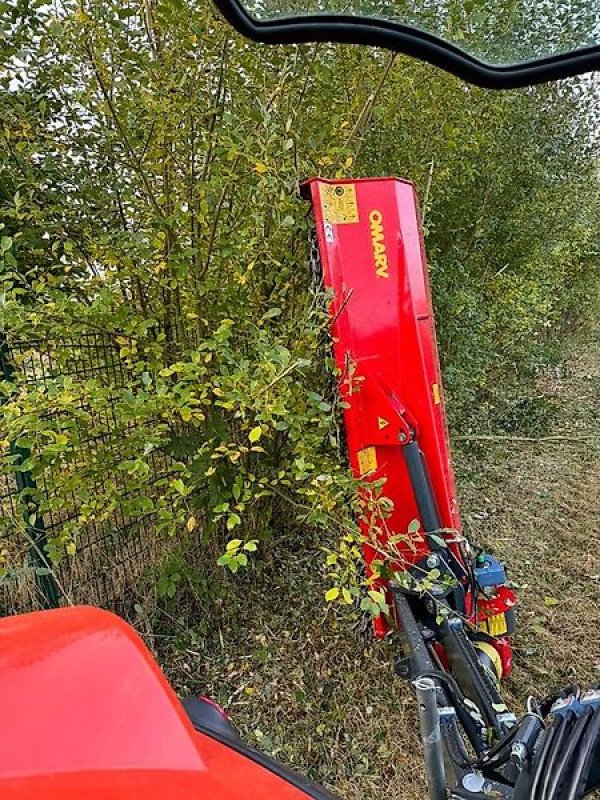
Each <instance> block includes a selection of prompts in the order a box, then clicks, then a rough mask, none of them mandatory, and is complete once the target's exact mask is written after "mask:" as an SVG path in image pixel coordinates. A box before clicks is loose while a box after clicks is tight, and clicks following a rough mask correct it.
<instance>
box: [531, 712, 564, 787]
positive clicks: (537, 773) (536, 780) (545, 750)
mask: <svg viewBox="0 0 600 800" xmlns="http://www.w3.org/2000/svg"><path fill="white" fill-rule="evenodd" d="M563 724H564V717H561V718H560V720H559V721H558V722H557V723H556V725H553V726H552V727H551V728H549V729H548V732H547V733H546V736H545V738H544V741H543V742H542V745H541V747H540V750H539V752H538V753H537V754H536V758H535V760H534V767H533V769H534V774H533V780H532V783H531V787H530V790H529V800H539V795H538V786H539V784H540V781H541V779H542V776H543V774H544V766H545V765H546V761H547V759H548V754H549V752H550V749H551V747H552V742H553V741H554V739H555V737H556V735H557V731H558V730H560V728H561V727H562V725H563Z"/></svg>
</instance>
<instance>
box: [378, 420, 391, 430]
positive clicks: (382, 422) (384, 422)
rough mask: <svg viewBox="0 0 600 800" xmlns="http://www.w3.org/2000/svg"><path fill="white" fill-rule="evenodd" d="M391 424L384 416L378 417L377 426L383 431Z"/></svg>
mask: <svg viewBox="0 0 600 800" xmlns="http://www.w3.org/2000/svg"><path fill="white" fill-rule="evenodd" d="M389 424H390V423H389V422H388V421H387V419H384V418H383V417H377V428H378V429H379V430H380V431H382V430H383V429H384V428H387V426H388V425H389Z"/></svg>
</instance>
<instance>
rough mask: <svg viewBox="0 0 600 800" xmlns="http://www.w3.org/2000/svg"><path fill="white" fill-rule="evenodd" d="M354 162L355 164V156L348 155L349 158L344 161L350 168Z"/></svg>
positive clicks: (345, 165) (347, 167) (346, 166)
mask: <svg viewBox="0 0 600 800" xmlns="http://www.w3.org/2000/svg"><path fill="white" fill-rule="evenodd" d="M352 164H354V157H353V156H348V158H347V159H346V160H345V161H344V167H345V168H346V169H349V168H350V167H351V166H352Z"/></svg>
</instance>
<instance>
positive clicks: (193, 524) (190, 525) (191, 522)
mask: <svg viewBox="0 0 600 800" xmlns="http://www.w3.org/2000/svg"><path fill="white" fill-rule="evenodd" d="M197 524H198V522H197V520H196V517H194V516H191V517H190V518H189V519H188V521H187V524H186V526H185V527H186V528H187V529H188V531H189V532H190V533H191V532H192V531H193V530H194V528H195V527H196V525H197Z"/></svg>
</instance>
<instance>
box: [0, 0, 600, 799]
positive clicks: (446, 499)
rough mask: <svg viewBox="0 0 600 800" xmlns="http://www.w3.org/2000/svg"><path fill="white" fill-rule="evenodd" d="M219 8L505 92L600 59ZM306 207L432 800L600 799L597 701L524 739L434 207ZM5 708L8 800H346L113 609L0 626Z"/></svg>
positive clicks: (538, 714) (547, 718) (252, 22)
mask: <svg viewBox="0 0 600 800" xmlns="http://www.w3.org/2000/svg"><path fill="white" fill-rule="evenodd" d="M217 5H218V6H219V7H220V8H221V10H222V11H223V12H224V14H225V16H226V17H227V19H228V20H229V21H230V22H232V24H234V25H236V27H238V28H239V29H240V30H241V31H242V32H243V33H245V34H247V35H249V36H251V37H253V38H255V39H258V40H262V41H271V42H292V41H310V40H319V39H320V40H331V41H347V42H353V41H354V42H362V43H364V44H382V45H384V46H387V47H391V48H392V49H397V50H402V51H404V52H409V53H412V54H413V55H418V56H419V57H422V58H425V59H426V60H430V61H433V62H434V63H436V64H438V65H440V66H443V67H445V68H446V69H448V70H450V71H453V72H455V73H457V74H459V75H463V76H465V77H467V78H468V79H470V80H473V81H475V82H479V83H481V84H483V85H492V86H496V87H502V86H508V85H511V86H514V85H525V84H527V83H534V82H536V81H539V80H545V79H549V78H552V77H559V76H564V75H567V74H575V73H576V72H581V71H583V70H584V69H589V68H591V67H593V66H594V65H595V64H596V62H597V61H598V59H599V52H598V48H597V47H588V48H587V50H581V49H579V50H577V49H575V50H573V51H572V52H561V53H557V54H555V55H552V56H549V57H548V58H546V59H545V60H544V59H542V60H538V61H532V62H526V63H525V62H524V63H520V64H518V65H516V66H515V67H511V68H510V69H508V68H504V67H501V66H494V65H490V64H485V63H484V62H480V61H477V59H475V58H472V57H471V56H469V55H468V54H466V53H463V52H462V51H459V50H458V49H457V48H456V47H455V46H454V45H452V44H445V43H444V42H443V41H442V40H441V39H439V38H436V36H433V35H432V34H431V33H428V32H423V31H419V30H418V29H414V28H410V27H409V26H406V25H403V24H400V23H397V22H392V21H390V19H389V18H387V19H385V20H382V19H377V18H374V17H366V18H363V17H362V16H361V15H360V14H358V13H354V15H352V14H345V15H343V14H328V15H324V16H323V15H321V16H316V17H315V16H311V15H310V14H308V15H307V14H301V15H300V16H298V15H296V16H294V17H290V16H289V15H288V16H287V17H286V16H284V17H281V18H280V16H281V15H280V16H278V13H276V11H277V9H279V5H278V4H275V6H277V8H276V9H275V11H273V13H272V14H271V15H270V16H269V15H266V17H265V19H266V21H261V19H260V18H255V17H253V16H252V15H251V14H250V13H249V11H248V9H244V8H243V7H242V6H240V5H239V3H238V2H237V0H218V2H217ZM250 5H251V6H252V7H253V8H254V6H256V8H255V9H254V10H255V11H256V9H259V7H260V9H262V8H263V5H266V6H268V5H269V3H268V2H267V3H266V4H265V3H262V4H261V2H259V0H252V2H251V3H250ZM300 5H302V4H300ZM309 5H310V4H309ZM316 5H317V6H319V9H321V6H322V5H323V4H321V5H319V3H317V4H316ZM324 5H326V4H324ZM350 5H352V4H350ZM374 5H376V4H374ZM425 5H427V4H424V6H425ZM275 6H274V8H275ZM251 10H252V9H251ZM263 11H264V9H263ZM280 11H281V9H280ZM259 16H260V15H259ZM597 30H600V23H599V25H598V27H597ZM582 54H583V55H582ZM586 59H587V60H586ZM302 194H303V196H304V197H305V198H306V199H307V200H309V201H310V202H311V204H312V208H313V212H314V220H315V231H316V239H315V243H314V248H313V253H312V262H313V263H312V266H313V267H315V269H313V273H314V275H313V277H316V279H317V280H318V281H322V284H323V286H324V288H325V289H326V290H327V293H328V297H329V298H330V301H329V302H330V316H331V334H332V346H333V352H334V356H335V362H336V366H337V370H338V374H339V392H340V396H341V398H342V400H343V404H342V405H343V408H344V412H343V413H344V425H345V433H346V443H347V451H348V458H349V461H350V464H351V467H352V470H353V472H354V474H355V476H356V477H357V478H358V479H359V480H360V486H361V489H360V491H361V492H362V497H363V501H364V502H363V507H364V509H365V512H364V514H363V515H362V516H361V518H360V519H359V520H358V522H357V524H358V525H359V526H360V529H361V534H362V540H363V541H364V558H365V565H366V571H367V576H368V577H369V578H370V580H371V583H372V588H373V589H375V590H376V591H377V594H378V596H380V597H382V598H383V599H382V601H381V602H382V608H385V609H387V613H385V614H383V613H382V614H380V616H379V617H377V618H376V620H375V623H374V624H375V634H376V636H377V637H379V638H383V637H386V636H389V635H392V634H393V635H394V636H395V640H397V641H398V658H397V661H396V664H395V670H396V673H397V674H398V675H399V676H400V677H401V678H403V679H405V680H407V681H409V682H410V685H411V687H412V689H413V691H414V693H415V697H416V703H417V706H418V710H419V717H420V725H421V734H422V744H423V751H424V756H425V758H424V761H425V771H426V774H427V782H428V791H429V797H430V798H431V800H443V798H455V799H456V800H458V799H459V798H462V799H463V800H478V799H479V800H483V799H484V798H511V799H512V800H577V799H578V798H581V797H584V796H585V795H587V794H590V793H591V792H593V791H594V790H595V789H596V788H598V787H600V690H598V689H594V688H592V689H589V690H587V691H584V690H582V689H581V688H580V687H577V686H571V687H568V688H567V689H565V690H564V691H563V692H561V693H559V694H556V695H554V696H552V697H549V698H548V699H546V700H544V701H542V702H537V701H536V700H534V699H533V698H531V699H530V700H529V703H528V707H527V711H526V713H525V714H524V715H522V716H521V717H517V716H516V715H515V714H514V713H512V712H511V711H510V710H509V709H508V708H507V707H506V705H505V704H504V702H503V700H502V696H501V694H500V683H501V680H502V679H503V678H504V677H506V676H507V675H508V674H509V673H510V671H511V668H512V651H511V642H510V637H511V634H512V633H513V630H514V627H515V606H516V603H517V601H516V597H515V595H514V593H513V591H512V589H511V588H510V585H509V584H508V582H507V578H506V573H505V569H504V567H503V565H502V564H501V563H499V562H498V560H497V559H496V558H495V557H494V556H493V555H491V554H490V553H486V552H483V551H482V550H481V549H479V548H478V547H476V546H475V545H474V544H473V543H471V542H469V541H468V540H467V539H466V538H465V536H464V535H463V533H462V529H461V523H460V517H459V510H458V505H457V500H456V492H455V486H454V478H453V474H452V465H451V461H450V450H449V442H448V435H447V430H446V421H445V414H444V397H443V390H442V381H441V376H440V369H439V363H438V357H437V349H436V338H435V327H434V319H433V312H432V307H431V299H430V294H429V285H428V278H427V266H426V260H425V253H424V247H423V240H422V235H421V230H420V214H419V209H418V201H417V197H416V193H415V190H414V188H413V186H412V185H411V184H410V183H409V182H408V181H405V180H400V179H396V178H374V179H361V180H336V181H330V180H323V179H319V178H313V179H311V180H308V181H306V182H305V183H304V184H303V186H302ZM307 279H308V271H307ZM0 703H1V705H0V707H1V709H2V718H3V725H2V726H1V728H0V798H2V800H16V798H42V797H44V798H46V799H47V800H69V798H97V799H98V800H125V799H126V798H144V800H166V799H167V798H177V799H178V800H183V799H184V798H190V800H191V799H192V798H194V800H197V799H198V798H207V799H208V800H242V799H243V800H253V799H254V798H256V800H258V798H269V800H299V799H300V798H302V797H305V798H306V797H312V798H315V800H320V799H321V798H323V799H325V798H329V797H331V795H329V794H328V793H327V792H326V791H325V790H324V789H321V788H319V787H318V786H315V785H314V784H312V783H311V782H310V781H309V780H307V779H305V778H303V777H301V776H299V775H297V774H295V773H293V772H292V771H290V770H289V769H287V768H286V767H284V766H282V765H280V764H278V763H277V762H275V761H274V760H272V759H270V758H268V757H266V756H264V755H262V754H261V753H259V752H257V751H256V750H254V749H252V748H251V747H249V746H247V745H246V744H245V743H244V742H243V741H242V740H241V738H240V737H239V736H238V734H237V733H236V731H235V729H234V727H233V725H232V724H231V722H230V721H229V719H228V718H227V716H226V714H225V713H224V712H223V711H222V710H221V709H220V708H218V707H217V706H216V705H215V704H214V703H212V702H211V701H210V700H208V699H207V698H188V699H185V700H183V701H181V700H179V699H178V698H177V697H176V696H175V694H174V692H173V690H172V689H171V687H170V686H169V684H168V683H167V681H166V679H165V678H164V676H163V675H162V673H161V671H160V669H159V668H158V666H157V665H156V663H155V662H154V660H153V658H152V656H151V655H150V653H149V651H148V650H147V648H146V647H145V645H144V644H143V642H142V641H141V640H140V638H139V637H138V636H137V634H136V633H135V632H134V631H133V630H132V629H131V628H129V627H128V626H127V625H126V624H125V623H124V622H123V621H122V620H120V619H119V618H117V617H115V616H113V615H111V614H109V613H107V612H105V611H101V610H98V609H94V608H87V607H83V608H64V609H59V610H54V611H42V612H37V613H33V614H26V615H22V616H17V617H12V618H7V619H3V620H1V621H0ZM393 793H394V794H395V795H396V796H398V797H400V798H402V797H403V793H402V787H401V786H399V787H395V788H394V789H393Z"/></svg>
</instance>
